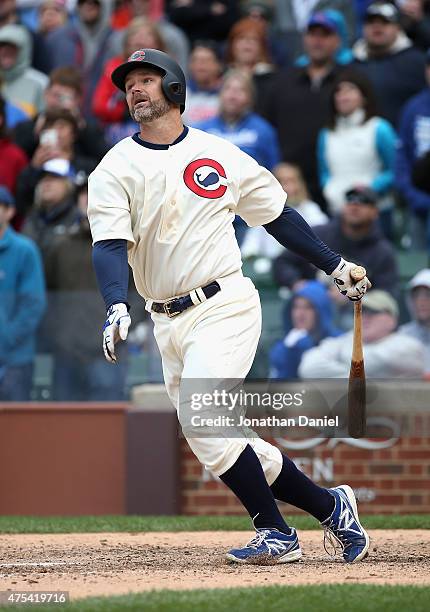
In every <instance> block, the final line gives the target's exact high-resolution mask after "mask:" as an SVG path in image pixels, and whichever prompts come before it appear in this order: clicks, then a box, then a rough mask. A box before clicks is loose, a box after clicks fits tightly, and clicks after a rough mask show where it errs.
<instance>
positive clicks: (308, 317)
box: [291, 297, 316, 332]
mask: <svg viewBox="0 0 430 612" xmlns="http://www.w3.org/2000/svg"><path fill="white" fill-rule="evenodd" d="M291 320H292V323H293V327H294V328H295V329H304V330H306V331H308V332H310V331H312V330H313V329H314V327H315V324H316V313H315V309H314V307H313V306H312V304H311V303H310V302H309V300H307V299H306V298H303V297H296V298H294V301H293V305H292V308H291Z"/></svg>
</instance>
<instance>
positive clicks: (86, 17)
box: [78, 0, 101, 25]
mask: <svg viewBox="0 0 430 612" xmlns="http://www.w3.org/2000/svg"><path fill="white" fill-rule="evenodd" d="M100 13H101V5H100V2H98V1H97V0H79V1H78V15H79V19H80V20H81V21H82V22H83V23H85V24H87V25H93V24H94V23H96V22H97V21H98V20H99V18H100Z"/></svg>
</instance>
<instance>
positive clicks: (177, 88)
mask: <svg viewBox="0 0 430 612" xmlns="http://www.w3.org/2000/svg"><path fill="white" fill-rule="evenodd" d="M169 88H170V91H171V92H172V93H174V94H175V95H176V96H179V95H181V94H183V93H184V91H183V87H182V85H181V83H170V85H169Z"/></svg>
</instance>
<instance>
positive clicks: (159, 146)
mask: <svg viewBox="0 0 430 612" xmlns="http://www.w3.org/2000/svg"><path fill="white" fill-rule="evenodd" d="M187 134H188V127H187V126H186V125H184V129H183V130H182V134H180V135H179V136H178V137H177V139H176V140H174V141H173V142H172V143H171V144H155V143H153V142H147V141H146V140H142V139H141V138H140V136H139V132H136V134H134V135H133V136H132V138H133V140H134V142H137V144H139V145H140V146H142V147H146V148H147V149H158V150H159V151H166V150H167V149H168V148H169V147H173V145H175V144H178V142H181V140H184V138H185V136H186V135H187Z"/></svg>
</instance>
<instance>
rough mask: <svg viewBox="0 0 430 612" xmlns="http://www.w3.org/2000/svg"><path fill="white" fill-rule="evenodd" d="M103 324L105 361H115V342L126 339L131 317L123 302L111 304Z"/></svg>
mask: <svg viewBox="0 0 430 612" xmlns="http://www.w3.org/2000/svg"><path fill="white" fill-rule="evenodd" d="M106 316H107V319H106V321H105V324H104V326H103V351H104V354H105V357H106V359H107V361H109V362H110V363H116V355H115V344H116V343H117V342H119V340H126V339H127V334H128V328H129V327H130V325H131V318H130V315H129V314H128V309H127V306H126V305H125V304H113V305H112V306H111V307H110V308H109V310H108V311H107V315H106Z"/></svg>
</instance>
